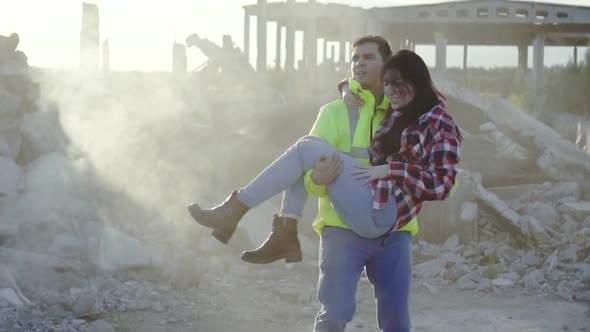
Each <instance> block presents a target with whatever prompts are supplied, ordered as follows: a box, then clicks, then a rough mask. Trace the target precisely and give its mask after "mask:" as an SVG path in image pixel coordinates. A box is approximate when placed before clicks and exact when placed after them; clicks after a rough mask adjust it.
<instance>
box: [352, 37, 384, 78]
mask: <svg viewBox="0 0 590 332" xmlns="http://www.w3.org/2000/svg"><path fill="white" fill-rule="evenodd" d="M351 59H352V61H351V64H350V70H351V71H352V77H353V78H354V79H355V80H357V81H358V82H359V83H360V84H361V86H362V87H363V88H365V89H372V88H379V87H380V86H381V67H382V66H383V59H382V58H381V54H380V53H379V49H378V47H377V43H365V44H360V45H357V46H356V47H355V48H353V49H352V57H351Z"/></svg>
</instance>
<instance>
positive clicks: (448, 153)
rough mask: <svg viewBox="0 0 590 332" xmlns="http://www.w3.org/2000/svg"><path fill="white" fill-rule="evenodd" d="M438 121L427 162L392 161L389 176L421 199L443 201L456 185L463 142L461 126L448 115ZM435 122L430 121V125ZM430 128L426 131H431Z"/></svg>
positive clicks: (402, 187) (404, 190)
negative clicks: (457, 168) (422, 163)
mask: <svg viewBox="0 0 590 332" xmlns="http://www.w3.org/2000/svg"><path fill="white" fill-rule="evenodd" d="M435 123H437V124H438V130H437V134H436V135H434V136H430V139H431V140H432V144H425V145H430V146H431V148H430V151H429V152H428V155H427V158H425V159H426V160H428V163H426V164H425V165H419V164H413V163H405V162H399V161H393V162H390V163H389V176H390V179H392V180H394V181H395V183H396V184H397V185H398V186H400V188H401V190H402V191H403V192H405V193H406V194H408V195H410V196H412V197H415V198H416V199H417V200H419V201H432V200H443V199H445V198H447V197H448V196H449V195H450V193H451V190H452V188H453V186H454V184H455V177H456V175H457V171H456V169H455V166H456V165H457V163H458V162H459V155H460V145H461V141H462V137H461V133H460V132H459V128H458V127H457V126H456V125H455V123H454V122H453V120H452V119H451V118H450V117H448V116H443V117H441V118H440V121H435ZM432 125H433V121H429V126H432ZM427 131H428V130H427V129H426V130H424V131H423V133H424V132H427Z"/></svg>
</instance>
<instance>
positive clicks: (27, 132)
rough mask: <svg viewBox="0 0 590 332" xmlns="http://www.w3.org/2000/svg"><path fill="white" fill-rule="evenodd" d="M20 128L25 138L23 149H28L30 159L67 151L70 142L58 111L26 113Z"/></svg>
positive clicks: (28, 158)
mask: <svg viewBox="0 0 590 332" xmlns="http://www.w3.org/2000/svg"><path fill="white" fill-rule="evenodd" d="M19 130H20V132H21V134H22V136H23V138H24V140H25V145H24V146H23V149H26V151H24V152H25V153H26V154H27V160H29V161H33V160H35V159H37V158H38V157H39V156H41V155H44V154H47V153H50V152H65V151H66V149H67V146H68V144H69V139H68V137H67V136H66V134H65V132H64V131H63V129H62V125H61V122H60V116H59V113H58V112H57V111H53V110H47V111H42V112H41V111H39V112H33V113H27V114H24V115H23V116H22V120H21V123H20V126H19Z"/></svg>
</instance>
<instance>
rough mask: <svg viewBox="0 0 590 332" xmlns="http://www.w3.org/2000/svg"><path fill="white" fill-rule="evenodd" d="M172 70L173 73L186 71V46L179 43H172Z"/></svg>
mask: <svg viewBox="0 0 590 332" xmlns="http://www.w3.org/2000/svg"><path fill="white" fill-rule="evenodd" d="M172 72H173V73H175V74H183V73H186V47H185V46H184V44H181V43H174V44H173V45H172Z"/></svg>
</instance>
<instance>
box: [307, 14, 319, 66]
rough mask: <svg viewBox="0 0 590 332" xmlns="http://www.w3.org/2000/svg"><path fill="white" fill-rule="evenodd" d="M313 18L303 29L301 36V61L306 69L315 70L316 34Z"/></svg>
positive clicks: (316, 59) (316, 53) (316, 54)
mask: <svg viewBox="0 0 590 332" xmlns="http://www.w3.org/2000/svg"><path fill="white" fill-rule="evenodd" d="M316 22H317V20H316V18H315V17H313V18H311V21H310V23H309V25H308V26H307V28H306V29H305V32H304V35H303V45H304V46H303V59H304V63H305V67H306V68H315V67H316V66H317V61H318V39H317V33H316V29H317V27H316V24H317V23H316Z"/></svg>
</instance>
